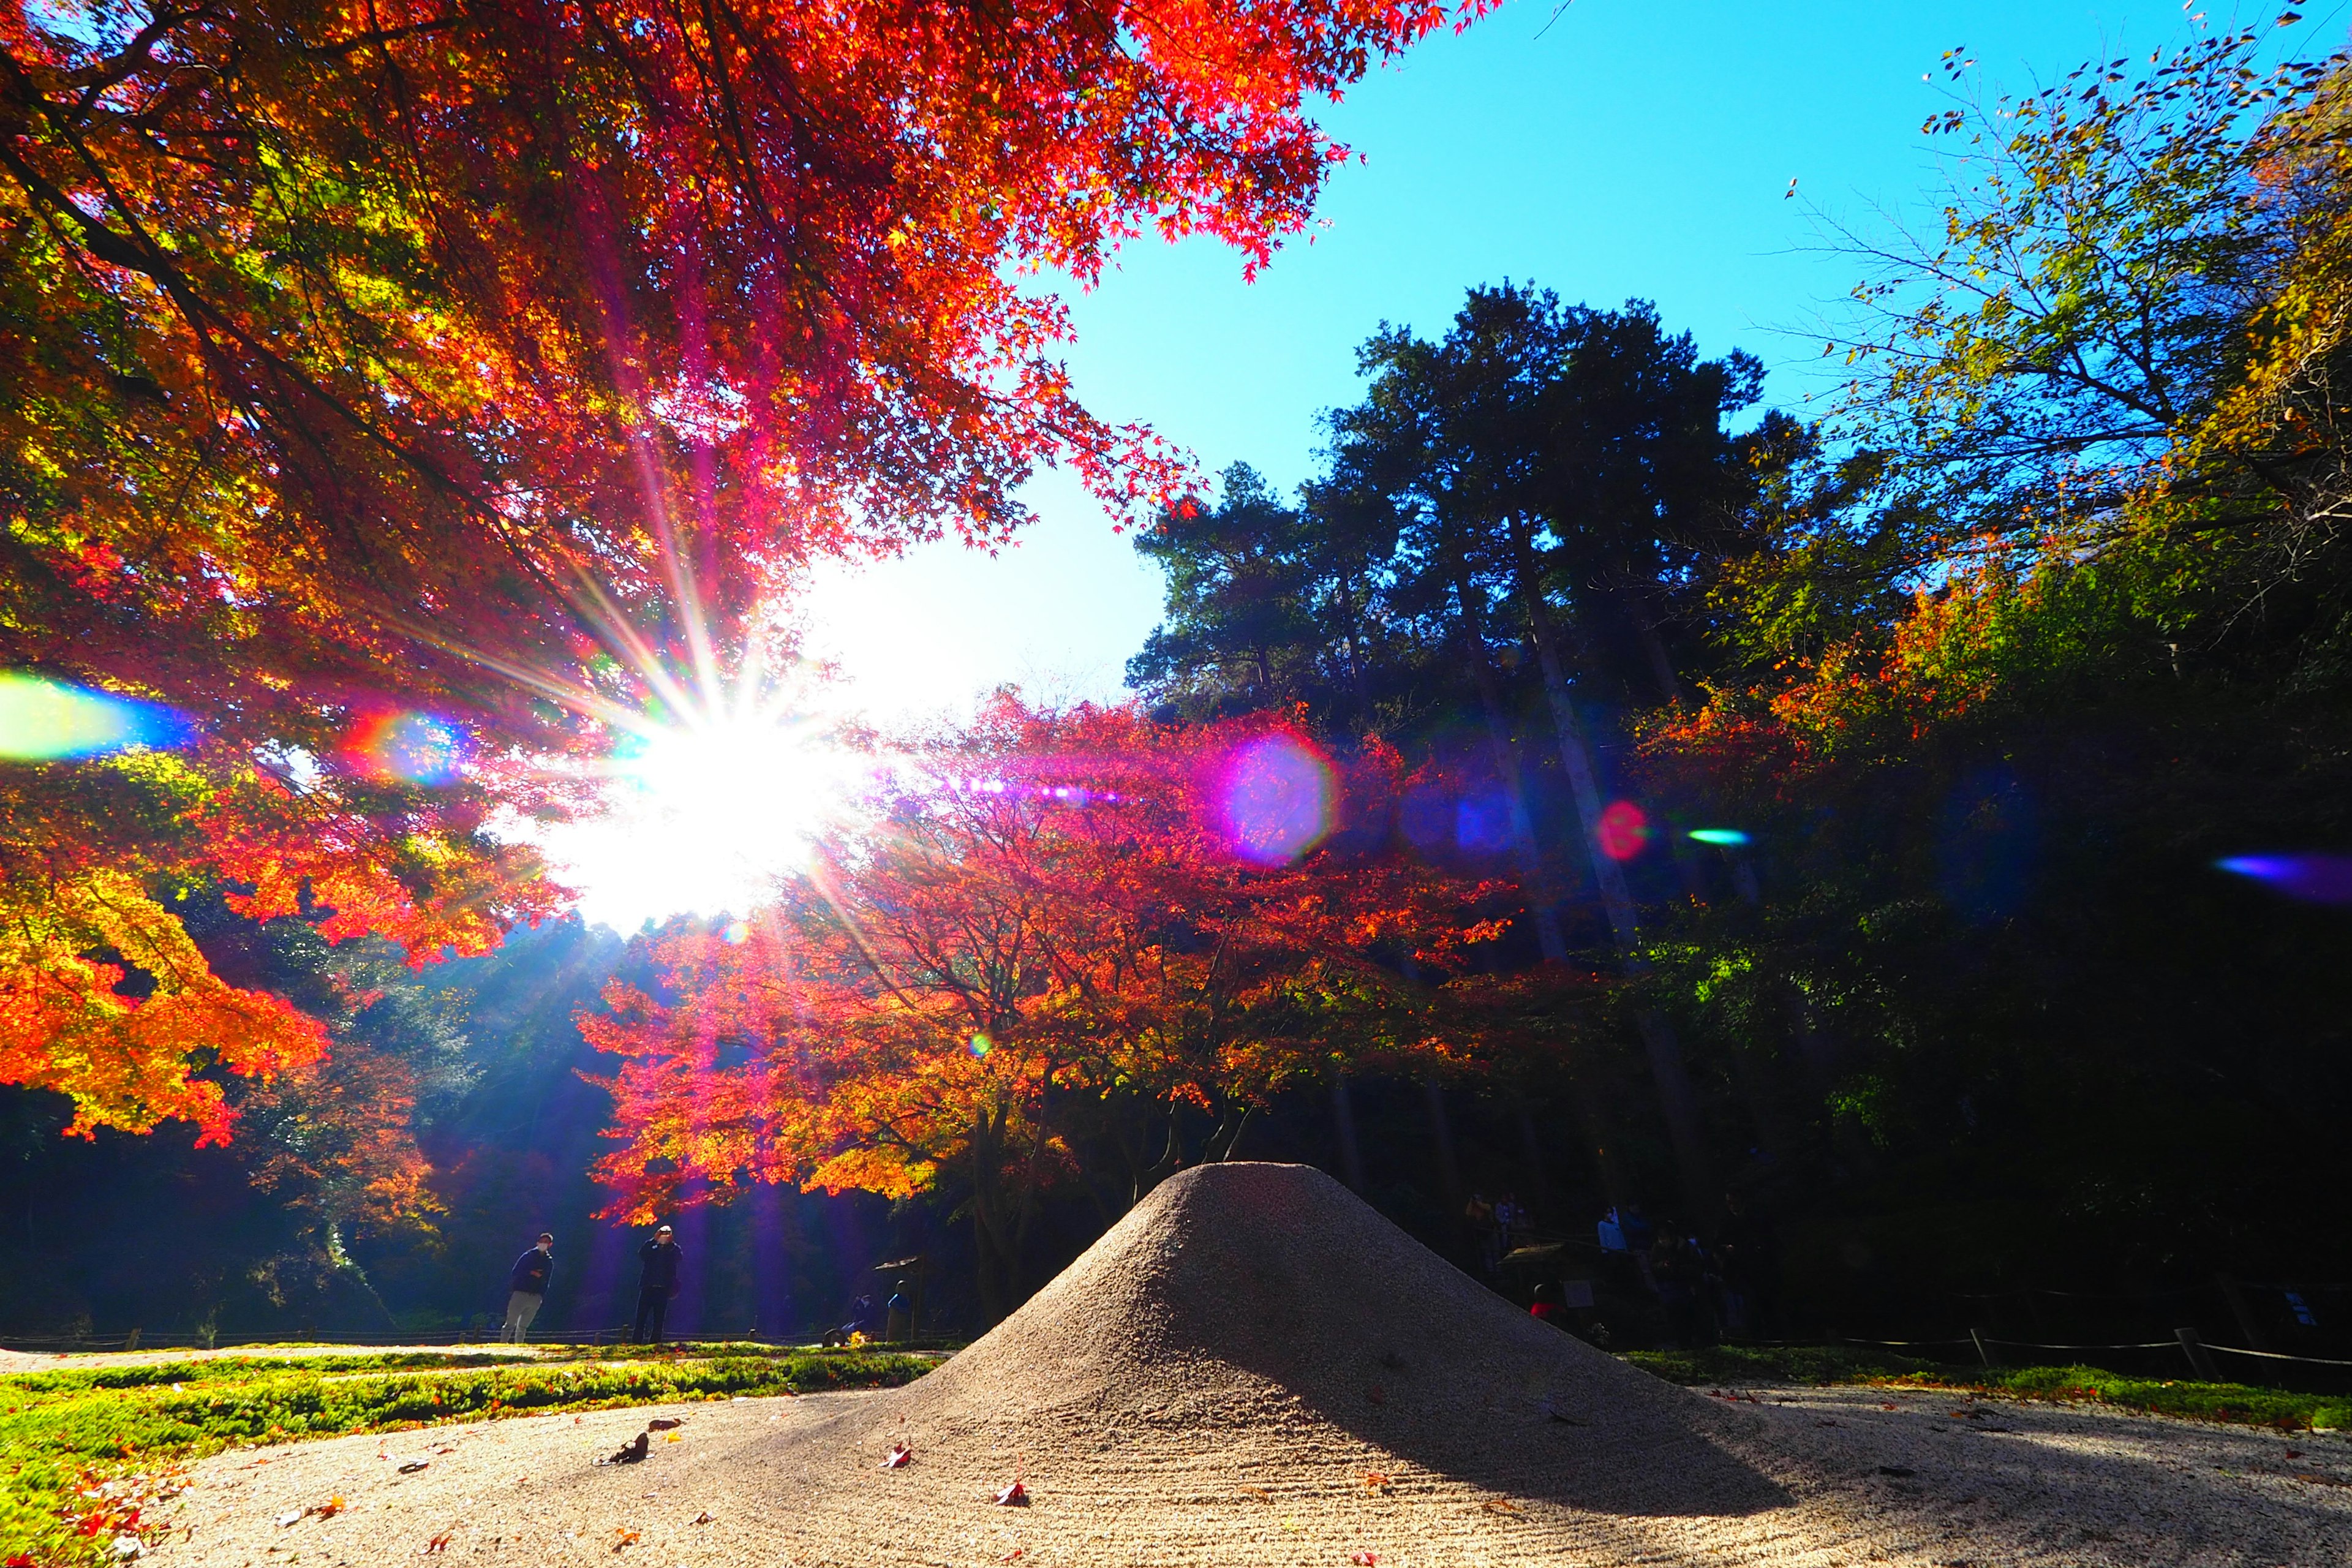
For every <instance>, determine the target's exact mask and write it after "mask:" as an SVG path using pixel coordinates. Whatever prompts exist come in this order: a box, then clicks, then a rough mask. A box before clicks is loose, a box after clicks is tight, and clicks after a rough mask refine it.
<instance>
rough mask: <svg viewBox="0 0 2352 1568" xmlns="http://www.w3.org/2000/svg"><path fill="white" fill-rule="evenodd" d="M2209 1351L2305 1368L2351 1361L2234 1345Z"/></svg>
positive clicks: (2349, 1363)
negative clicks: (2295, 1364) (2243, 1347)
mask: <svg viewBox="0 0 2352 1568" xmlns="http://www.w3.org/2000/svg"><path fill="white" fill-rule="evenodd" d="M2205 1348H2206V1349H2207V1350H2209V1351H2225V1352H2228V1353H2229V1354H2231V1355H2258V1356H2260V1357H2262V1358H2263V1360H2264V1361H2299V1362H2302V1363H2305V1365H2307V1366H2352V1361H2331V1360H2329V1359H2328V1358H2327V1357H2326V1356H2316V1355H2284V1354H2282V1353H2280V1352H2277V1351H2249V1350H2240V1349H2239V1348H2238V1347H2237V1346H2236V1345H2207V1346H2206V1347H2205Z"/></svg>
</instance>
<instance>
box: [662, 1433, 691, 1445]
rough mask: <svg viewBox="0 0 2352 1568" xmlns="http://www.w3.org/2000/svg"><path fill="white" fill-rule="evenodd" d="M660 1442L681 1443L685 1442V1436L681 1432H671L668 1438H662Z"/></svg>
mask: <svg viewBox="0 0 2352 1568" xmlns="http://www.w3.org/2000/svg"><path fill="white" fill-rule="evenodd" d="M662 1441H663V1442H665V1443H683V1442H685V1441H686V1434H685V1433H683V1432H673V1433H671V1434H670V1435H669V1436H667V1437H665V1438H663V1439H662Z"/></svg>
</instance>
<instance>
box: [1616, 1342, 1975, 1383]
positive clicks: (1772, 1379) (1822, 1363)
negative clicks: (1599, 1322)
mask: <svg viewBox="0 0 2352 1568" xmlns="http://www.w3.org/2000/svg"><path fill="white" fill-rule="evenodd" d="M1625 1359H1626V1360H1627V1361H1629V1362H1632V1363H1633V1364H1634V1365H1635V1366H1638V1367H1640V1368H1641V1369H1642V1370H1643V1372H1646V1373H1650V1374H1651V1375H1652V1376H1654V1377H1663V1378H1664V1379H1665V1380H1666V1381H1667V1382H1668V1383H1679V1384H1685V1386H1687V1387H1692V1388H1706V1387H1722V1386H1726V1385H1728V1384H1750V1383H1795V1384H1841V1383H1869V1382H1873V1381H1874V1380H1876V1379H1878V1378H1882V1377H1907V1376H1916V1375H1920V1374H1924V1373H1931V1372H1934V1371H1936V1370H1937V1367H1936V1363H1934V1362H1931V1361H1921V1360H1919V1359H1918V1358H1916V1357H1914V1356H1900V1355H1894V1354H1891V1353H1889V1352H1885V1351H1873V1350H1863V1349H1859V1348H1856V1347H1853V1346H1849V1345H1700V1346H1697V1347H1696V1348H1694V1349H1691V1350H1675V1351H1630V1352H1626V1355H1625Z"/></svg>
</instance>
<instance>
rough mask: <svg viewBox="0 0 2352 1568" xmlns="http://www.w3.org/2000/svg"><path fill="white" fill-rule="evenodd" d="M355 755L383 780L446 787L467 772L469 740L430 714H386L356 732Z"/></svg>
mask: <svg viewBox="0 0 2352 1568" xmlns="http://www.w3.org/2000/svg"><path fill="white" fill-rule="evenodd" d="M351 751H352V755H354V756H356V757H357V758H359V759H360V761H361V763H362V765H364V766H365V767H366V769H367V770H368V772H370V773H373V774H375V775H376V776H377V777H379V778H394V779H402V780H404V781H405V782H407V783H409V784H447V783H449V782H450V781H451V780H453V779H455V778H456V777H457V775H458V774H459V773H462V772H464V771H465V766H466V737H465V736H464V735H462V734H460V733H459V732H458V731H457V727H456V726H454V725H451V724H447V723H444V722H443V721H440V720H438V719H436V718H434V717H433V716H432V715H431V714H429V713H415V712H407V713H386V714H383V715H381V716H380V717H377V718H373V719H369V720H366V721H362V723H361V724H360V725H359V727H358V728H357V729H355V730H353V731H352V741H351Z"/></svg>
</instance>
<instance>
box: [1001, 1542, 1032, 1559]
mask: <svg viewBox="0 0 2352 1568" xmlns="http://www.w3.org/2000/svg"><path fill="white" fill-rule="evenodd" d="M1028 1554H1029V1549H1028V1548H1027V1547H1025V1546H1016V1547H1014V1548H1013V1550H1012V1551H1010V1552H1006V1553H1005V1554H1004V1555H1003V1556H1002V1557H1000V1558H998V1559H997V1561H998V1562H999V1563H1018V1562H1020V1561H1021V1559H1023V1558H1024V1557H1026V1556H1027V1555H1028Z"/></svg>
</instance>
